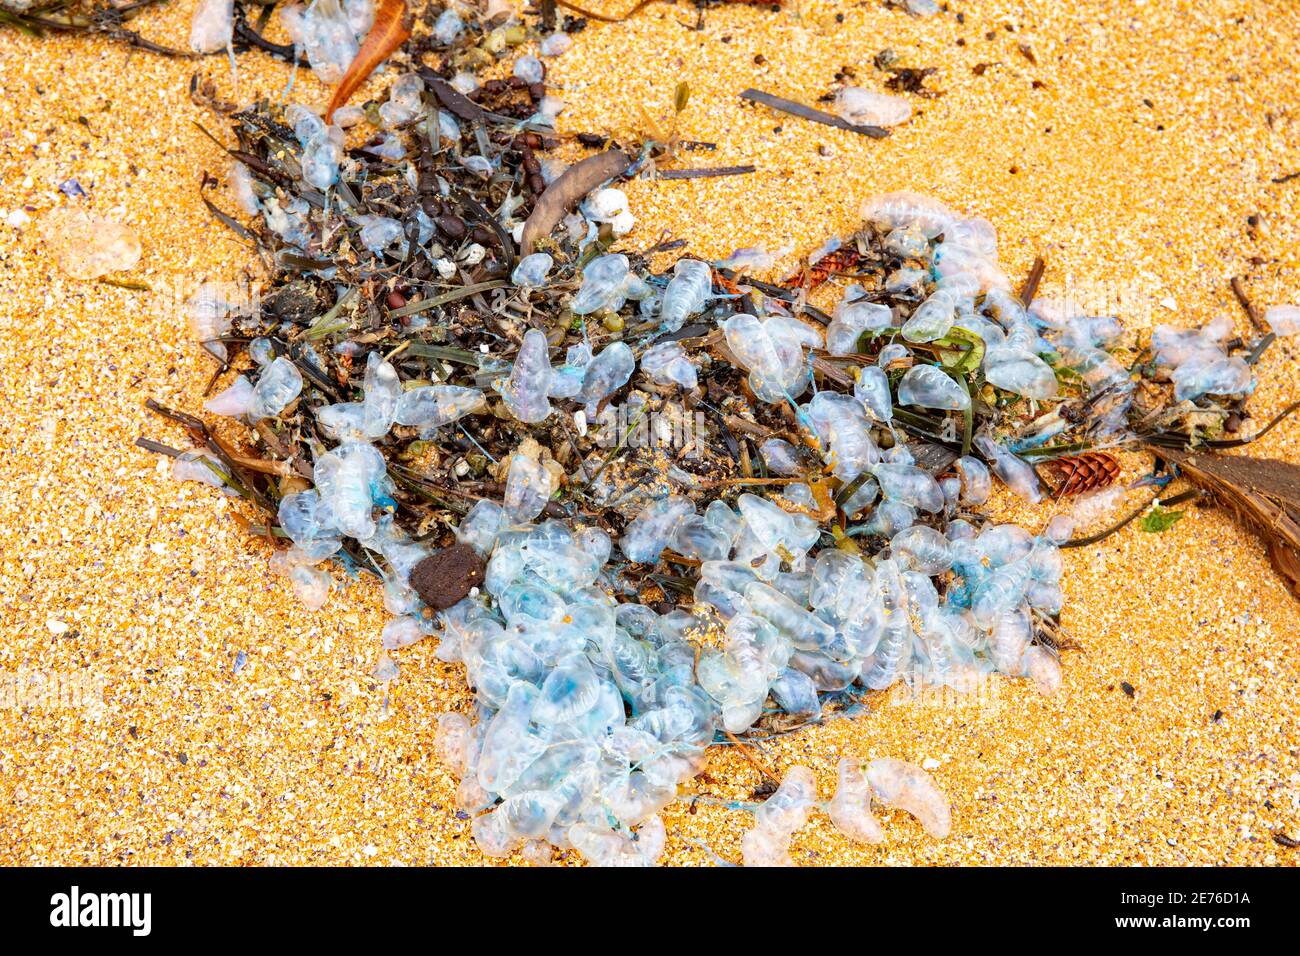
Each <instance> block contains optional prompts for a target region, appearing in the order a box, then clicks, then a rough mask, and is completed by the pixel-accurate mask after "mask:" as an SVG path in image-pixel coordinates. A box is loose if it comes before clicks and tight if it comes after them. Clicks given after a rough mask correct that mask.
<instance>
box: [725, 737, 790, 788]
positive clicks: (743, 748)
mask: <svg viewBox="0 0 1300 956" xmlns="http://www.w3.org/2000/svg"><path fill="white" fill-rule="evenodd" d="M722 732H723V733H724V734H726V735H727V739H728V740H730V741H731V742H732V743H733V744H735V745H736V747H737V748H738V749H739V750H740V755H741V756H742V757H744V758H745V759H746V760H747V761H749V763H750V765H751V766H752V767H753V768H754V769H755V770H757V771H758V772H759V773H761V774H762V775H763V776H765V777H767V779H768V780H771V781H772V782H773V783H774V784H776V785H777V786H778V787H779V786H780V785H781V778H780V777H778V776H777V775H776V774H774V773H773V772H772V771H770V770H768V769H767V767H765V766H763V763H762V761H760V760H759V759H758V758H757V757H755V756H754V755H753V754H752V753H751V752H750V749H749V747H748V745H746V744H745V742H744V741H742V740H741V739H740V738H739V737H737V736H736V735H735V734H733V733H732V732H731V731H730V730H727V729H726V728H725V727H724V728H723V730H722Z"/></svg>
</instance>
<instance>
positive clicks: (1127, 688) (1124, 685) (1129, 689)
mask: <svg viewBox="0 0 1300 956" xmlns="http://www.w3.org/2000/svg"><path fill="white" fill-rule="evenodd" d="M1119 689H1120V690H1122V691H1123V692H1124V693H1125V694H1127V695H1128V696H1129V697H1132V696H1133V694H1134V693H1135V691H1134V690H1133V685H1132V684H1130V683H1129V682H1128V681H1126V680H1122V681H1120V682H1119Z"/></svg>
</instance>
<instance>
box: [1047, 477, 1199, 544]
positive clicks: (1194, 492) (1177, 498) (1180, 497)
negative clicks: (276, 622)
mask: <svg viewBox="0 0 1300 956" xmlns="http://www.w3.org/2000/svg"><path fill="white" fill-rule="evenodd" d="M1204 494H1205V492H1203V491H1201V489H1199V488H1192V489H1191V490H1189V491H1184V492H1182V493H1180V494H1176V495H1174V496H1173V497H1172V498H1161V497H1160V496H1159V495H1156V496H1155V497H1153V498H1152V499H1151V500H1150V501H1148V502H1147V503H1146V504H1144V505H1143V506H1142V507H1141V508H1138V509H1137V510H1136V511H1134V512H1133V513H1132V514H1130V515H1129V516H1128V517H1126V518H1124V519H1123V520H1122V521H1119V522H1118V523H1116V524H1113V525H1111V526H1110V527H1109V528H1107V529H1106V530H1105V531H1098V532H1097V533H1096V534H1092V535H1089V536H1088V537H1086V538H1071V539H1070V540H1069V541H1066V542H1064V543H1063V544H1062V545H1061V547H1062V548H1084V547H1087V546H1088V545H1090V544H1096V543H1097V542H1099V541H1103V540H1105V539H1106V538H1109V537H1110V536H1111V535H1112V534H1114V533H1115V532H1116V531H1119V530H1121V529H1122V528H1124V527H1126V526H1127V525H1128V524H1129V522H1131V521H1132V520H1133V519H1134V518H1137V517H1138V516H1139V515H1141V514H1142V513H1143V512H1145V511H1146V510H1147V509H1148V508H1150V507H1151V506H1152V505H1153V504H1155V503H1156V502H1157V501H1159V502H1160V504H1161V505H1179V504H1182V503H1183V502H1184V501H1192V500H1194V499H1197V498H1200V497H1201V496H1202V495H1204Z"/></svg>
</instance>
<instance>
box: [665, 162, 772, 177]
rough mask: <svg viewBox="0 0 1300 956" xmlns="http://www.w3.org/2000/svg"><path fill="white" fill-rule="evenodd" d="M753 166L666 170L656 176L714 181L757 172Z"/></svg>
mask: <svg viewBox="0 0 1300 956" xmlns="http://www.w3.org/2000/svg"><path fill="white" fill-rule="evenodd" d="M755 168H756V167H754V166H753V165H752V164H746V165H744V166H706V167H702V168H697V169H665V170H663V171H661V172H659V173H656V174H655V178H657V179H714V178H716V177H719V176H744V175H745V174H746V173H752V172H754V171H755Z"/></svg>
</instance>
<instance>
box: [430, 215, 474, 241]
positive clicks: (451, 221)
mask: <svg viewBox="0 0 1300 956" xmlns="http://www.w3.org/2000/svg"><path fill="white" fill-rule="evenodd" d="M434 223H435V224H436V225H437V227H438V231H439V232H441V233H442V234H443V235H444V236H446V237H447V238H448V239H464V238H465V233H466V232H468V231H469V230H468V229H466V228H465V220H463V219H461V218H460V217H459V216H439V217H438V218H437V219H435V220H434Z"/></svg>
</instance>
